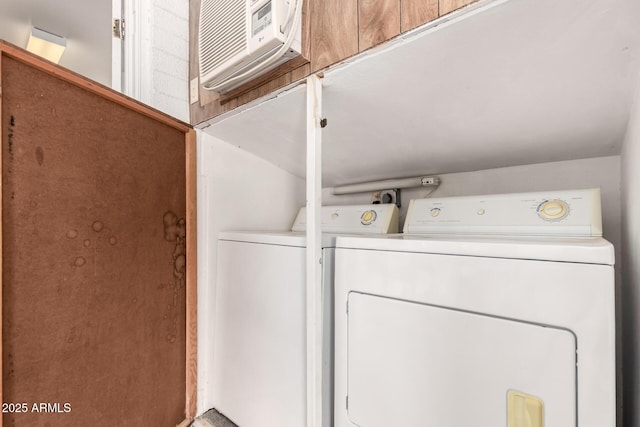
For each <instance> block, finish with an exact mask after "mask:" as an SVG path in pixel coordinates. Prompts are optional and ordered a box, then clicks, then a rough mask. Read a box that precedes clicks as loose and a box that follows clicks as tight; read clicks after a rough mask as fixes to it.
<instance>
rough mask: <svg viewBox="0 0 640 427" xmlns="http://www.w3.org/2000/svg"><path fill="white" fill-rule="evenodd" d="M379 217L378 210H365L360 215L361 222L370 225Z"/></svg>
mask: <svg viewBox="0 0 640 427" xmlns="http://www.w3.org/2000/svg"><path fill="white" fill-rule="evenodd" d="M377 217H378V215H377V214H376V211H372V210H370V211H365V212H364V213H363V214H362V216H361V217H360V222H361V223H362V225H369V224H371V223H372V222H373V221H375V220H376V218H377Z"/></svg>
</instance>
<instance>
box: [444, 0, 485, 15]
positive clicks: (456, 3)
mask: <svg viewBox="0 0 640 427" xmlns="http://www.w3.org/2000/svg"><path fill="white" fill-rule="evenodd" d="M475 1H476V0H440V16H442V15H446V14H447V13H450V12H453V11H454V10H457V9H460V8H461V7H464V6H466V5H468V4H471V3H473V2H475Z"/></svg>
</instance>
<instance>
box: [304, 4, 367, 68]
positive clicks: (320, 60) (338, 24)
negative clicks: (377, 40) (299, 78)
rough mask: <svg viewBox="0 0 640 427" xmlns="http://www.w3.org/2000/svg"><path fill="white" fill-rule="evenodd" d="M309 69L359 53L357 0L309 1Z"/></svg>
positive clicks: (324, 65) (322, 66) (333, 62)
mask: <svg viewBox="0 0 640 427" xmlns="http://www.w3.org/2000/svg"><path fill="white" fill-rule="evenodd" d="M308 1H310V4H309V13H310V15H311V20H310V21H311V22H310V23H309V25H310V28H309V38H310V55H311V57H310V58H309V59H310V60H311V71H312V72H315V71H317V70H319V69H321V68H324V67H326V66H328V65H331V64H335V63H337V62H340V61H341V60H343V59H345V58H348V57H350V56H352V55H355V54H356V53H358V0H308Z"/></svg>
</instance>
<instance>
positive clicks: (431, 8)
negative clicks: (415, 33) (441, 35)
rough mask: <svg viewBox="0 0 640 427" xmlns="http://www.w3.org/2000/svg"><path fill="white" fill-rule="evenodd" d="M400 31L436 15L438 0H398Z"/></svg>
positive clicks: (430, 19) (407, 29)
mask: <svg viewBox="0 0 640 427" xmlns="http://www.w3.org/2000/svg"><path fill="white" fill-rule="evenodd" d="M400 1H401V14H400V31H401V32H403V33H404V32H405V31H409V30H411V29H413V28H415V27H417V26H419V25H422V24H424V23H426V22H430V21H433V20H434V19H436V18H437V17H438V0H400Z"/></svg>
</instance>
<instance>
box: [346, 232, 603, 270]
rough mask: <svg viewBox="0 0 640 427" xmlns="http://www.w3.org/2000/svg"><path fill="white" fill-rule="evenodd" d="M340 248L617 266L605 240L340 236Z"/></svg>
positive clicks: (591, 238)
mask: <svg viewBox="0 0 640 427" xmlns="http://www.w3.org/2000/svg"><path fill="white" fill-rule="evenodd" d="M336 247H337V248H349V249H369V250H379V251H393V252H418V253H432V254H444V255H464V256H478V257H487V258H510V259H530V260H540V261H559V262H577V263H584V264H604V265H614V262H615V257H614V250H613V245H612V244H611V243H609V242H607V241H606V240H604V239H603V238H601V237H549V236H545V237H522V236H520V237H509V236H500V237H496V236H491V237H488V236H426V235H402V234H395V235H388V236H385V237H379V236H357V237H338V239H337V241H336Z"/></svg>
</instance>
